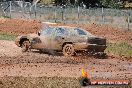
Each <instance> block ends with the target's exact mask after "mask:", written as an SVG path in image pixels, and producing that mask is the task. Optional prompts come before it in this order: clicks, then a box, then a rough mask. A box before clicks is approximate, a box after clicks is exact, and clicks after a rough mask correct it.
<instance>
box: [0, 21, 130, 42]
mask: <svg viewBox="0 0 132 88" xmlns="http://www.w3.org/2000/svg"><path fill="white" fill-rule="evenodd" d="M42 25H44V24H42V23H41V22H40V21H36V20H23V19H0V31H2V32H9V33H13V34H17V35H21V34H29V33H35V32H37V31H38V30H40V29H41V28H42ZM49 25H66V26H74V27H81V28H84V29H86V30H88V31H89V32H91V33H92V34H94V35H97V36H102V37H106V38H107V39H108V40H114V41H127V42H130V43H132V31H126V30H123V29H118V28H115V27H112V26H110V25H97V24H95V23H93V24H79V25H77V24H49Z"/></svg>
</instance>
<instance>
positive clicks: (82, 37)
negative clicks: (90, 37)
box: [74, 28, 87, 43]
mask: <svg viewBox="0 0 132 88" xmlns="http://www.w3.org/2000/svg"><path fill="white" fill-rule="evenodd" d="M74 31H75V32H76V33H77V40H78V42H80V43H83V42H87V33H86V32H85V31H84V30H82V29H80V28H75V29H74Z"/></svg>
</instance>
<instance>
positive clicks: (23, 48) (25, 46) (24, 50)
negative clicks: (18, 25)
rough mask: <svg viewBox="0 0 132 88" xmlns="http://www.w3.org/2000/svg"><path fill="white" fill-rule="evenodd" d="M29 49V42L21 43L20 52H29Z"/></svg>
mask: <svg viewBox="0 0 132 88" xmlns="http://www.w3.org/2000/svg"><path fill="white" fill-rule="evenodd" d="M29 47H30V42H29V41H28V40H26V41H24V42H23V43H22V46H21V48H22V52H26V51H28V50H29Z"/></svg>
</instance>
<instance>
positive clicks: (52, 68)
mask: <svg viewBox="0 0 132 88" xmlns="http://www.w3.org/2000/svg"><path fill="white" fill-rule="evenodd" d="M82 67H83V68H84V69H86V70H87V71H89V76H90V77H91V78H104V79H105V78H111V79H128V78H129V79H131V80H132V73H131V72H132V62H129V61H126V60H125V58H121V57H118V56H112V55H109V57H108V59H103V60H102V59H97V58H94V57H88V56H83V57H82V56H80V57H71V58H68V57H63V56H50V55H48V54H40V53H39V52H28V53H22V52H21V49H20V48H18V47H16V45H15V44H14V42H13V41H5V40H0V77H4V76H24V77H42V76H47V77H53V76H59V77H80V76H81V68H82Z"/></svg>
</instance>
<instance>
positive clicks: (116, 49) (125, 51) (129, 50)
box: [106, 42, 132, 56]
mask: <svg viewBox="0 0 132 88" xmlns="http://www.w3.org/2000/svg"><path fill="white" fill-rule="evenodd" d="M107 45H108V47H107V49H106V52H107V53H112V54H116V55H120V56H132V45H131V44H128V43H127V42H117V43H108V44H107Z"/></svg>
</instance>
